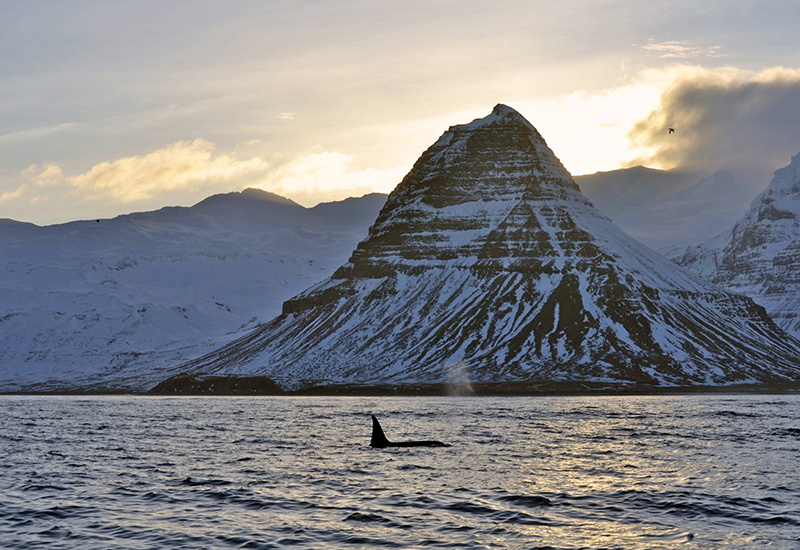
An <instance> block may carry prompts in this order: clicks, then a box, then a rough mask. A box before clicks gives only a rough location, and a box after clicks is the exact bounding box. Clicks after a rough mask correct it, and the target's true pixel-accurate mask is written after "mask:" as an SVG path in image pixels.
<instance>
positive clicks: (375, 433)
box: [369, 414, 390, 447]
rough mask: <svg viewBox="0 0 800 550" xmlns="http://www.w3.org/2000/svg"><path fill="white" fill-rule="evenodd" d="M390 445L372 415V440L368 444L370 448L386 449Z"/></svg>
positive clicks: (379, 424)
mask: <svg viewBox="0 0 800 550" xmlns="http://www.w3.org/2000/svg"><path fill="white" fill-rule="evenodd" d="M389 445H390V443H389V440H388V439H386V435H385V434H384V433H383V428H381V423H380V422H378V419H377V418H375V415H374V414H373V415H372V440H371V441H370V442H369V446H370V447H388V446H389Z"/></svg>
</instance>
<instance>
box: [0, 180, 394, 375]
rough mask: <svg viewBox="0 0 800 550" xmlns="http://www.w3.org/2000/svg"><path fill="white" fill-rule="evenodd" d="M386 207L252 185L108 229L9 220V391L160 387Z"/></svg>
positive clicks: (2, 231) (1, 296) (323, 262)
mask: <svg viewBox="0 0 800 550" xmlns="http://www.w3.org/2000/svg"><path fill="white" fill-rule="evenodd" d="M385 200H386V196H385V195H368V196H366V197H362V198H360V199H348V200H346V201H341V202H337V203H328V204H321V205H318V206H316V207H314V208H303V207H302V206H300V205H298V204H295V203H294V202H292V201H290V200H288V199H285V198H283V197H279V196H277V195H273V194H270V193H266V192H264V191H259V190H255V189H249V190H246V191H243V192H241V193H228V194H223V195H215V196H213V197H209V198H208V199H206V200H204V201H202V202H200V203H198V204H196V205H195V206H193V207H191V208H164V209H161V210H158V211H155V212H143V213H137V214H131V215H126V216H119V217H117V218H114V219H110V220H100V221H99V222H97V221H95V220H91V221H84V222H73V223H67V224H61V225H53V226H46V227H39V226H36V225H33V224H28V223H20V222H14V221H11V220H0V274H2V275H1V276H0V391H11V390H21V389H27V390H44V389H57V388H74V387H76V386H107V385H111V386H114V387H133V388H144V387H148V386H149V385H153V384H155V383H156V382H158V381H159V380H161V379H163V378H164V373H162V372H160V371H159V369H160V368H162V367H163V366H164V365H165V364H170V363H175V362H181V361H185V360H188V359H191V358H193V357H198V356H200V355H202V354H204V353H207V352H208V351H210V350H211V349H214V348H215V347H218V346H219V345H221V344H223V343H225V342H227V341H230V340H232V339H233V338H235V337H236V336H237V335H241V334H243V333H246V332H248V331H249V330H251V329H253V328H254V327H256V326H257V324H258V323H259V322H263V321H266V320H268V319H271V318H272V317H274V316H275V315H277V314H279V313H280V310H281V309H280V308H281V303H282V302H283V301H284V300H286V299H287V298H289V297H291V296H292V295H294V294H296V293H297V292H299V291H300V290H302V289H303V288H306V287H307V286H308V285H310V284H313V283H315V282H317V281H319V280H321V279H323V278H325V277H327V276H329V275H330V274H331V273H333V271H334V270H335V269H336V268H337V267H338V266H339V265H341V263H342V262H344V261H345V260H347V257H348V256H349V254H350V252H351V250H352V248H353V247H354V246H355V245H356V244H357V243H358V241H359V240H361V239H362V238H363V237H364V236H365V235H366V234H367V229H368V228H369V225H370V223H372V221H374V219H375V216H376V215H377V214H378V212H379V210H380V208H381V206H382V205H383V204H384V202H385Z"/></svg>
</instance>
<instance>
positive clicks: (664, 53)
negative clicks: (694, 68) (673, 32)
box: [641, 38, 727, 59]
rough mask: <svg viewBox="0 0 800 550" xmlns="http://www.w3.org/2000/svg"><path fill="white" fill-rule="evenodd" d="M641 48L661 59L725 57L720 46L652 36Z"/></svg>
mask: <svg viewBox="0 0 800 550" xmlns="http://www.w3.org/2000/svg"><path fill="white" fill-rule="evenodd" d="M641 48H642V49H643V50H645V51H648V52H655V53H657V54H658V57H660V58H662V59H670V58H672V59H695V58H698V57H727V54H724V53H722V48H721V47H720V46H711V47H704V46H699V45H697V44H693V43H691V42H688V41H686V40H668V41H666V42H656V41H654V40H653V39H652V38H651V39H650V40H648V41H647V43H645V44H642V45H641Z"/></svg>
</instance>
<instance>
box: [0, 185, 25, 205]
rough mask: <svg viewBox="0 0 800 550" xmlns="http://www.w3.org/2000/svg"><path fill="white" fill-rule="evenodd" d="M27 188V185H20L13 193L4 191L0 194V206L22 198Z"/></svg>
mask: <svg viewBox="0 0 800 550" xmlns="http://www.w3.org/2000/svg"><path fill="white" fill-rule="evenodd" d="M27 188H28V186H27V185H20V186H19V187H17V188H16V189H15V190H14V191H6V192H5V193H0V204H3V203H5V202H11V201H14V200H17V199H18V198H20V197H21V196H22V193H24V192H25V190H26V189H27Z"/></svg>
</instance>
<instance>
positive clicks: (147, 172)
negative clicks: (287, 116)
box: [66, 139, 268, 203]
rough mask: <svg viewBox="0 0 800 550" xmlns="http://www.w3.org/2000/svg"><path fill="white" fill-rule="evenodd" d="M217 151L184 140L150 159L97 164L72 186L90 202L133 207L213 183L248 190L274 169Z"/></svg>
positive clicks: (71, 180)
mask: <svg viewBox="0 0 800 550" xmlns="http://www.w3.org/2000/svg"><path fill="white" fill-rule="evenodd" d="M214 150H215V146H214V144H213V143H209V142H208V141H205V140H202V139H197V140H194V141H179V142H177V143H174V144H172V145H169V146H167V147H164V148H162V149H158V150H156V151H153V152H151V153H148V154H146V155H141V156H133V157H125V158H121V159H118V160H114V161H111V162H102V163H100V164H96V165H95V166H93V167H92V168H91V169H89V170H88V171H87V172H86V173H84V174H80V175H77V176H70V177H68V178H66V181H67V183H69V184H70V185H71V186H73V187H74V188H76V189H77V190H78V191H79V192H81V194H82V195H83V197H84V199H85V200H92V201H101V200H102V201H105V202H116V203H129V202H135V201H141V200H147V199H151V198H153V197H155V196H158V195H162V194H165V193H167V192H171V191H179V190H185V189H191V188H194V187H201V186H206V185H208V184H211V183H216V184H219V183H227V184H229V185H235V184H237V183H239V184H240V185H244V184H246V183H247V182H248V181H252V180H253V178H254V177H255V176H257V175H259V174H264V173H265V172H266V171H267V169H268V164H267V162H266V161H264V160H263V159H262V158H260V157H252V158H250V159H248V160H236V159H235V158H232V157H230V156H228V155H215V153H214Z"/></svg>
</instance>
